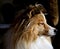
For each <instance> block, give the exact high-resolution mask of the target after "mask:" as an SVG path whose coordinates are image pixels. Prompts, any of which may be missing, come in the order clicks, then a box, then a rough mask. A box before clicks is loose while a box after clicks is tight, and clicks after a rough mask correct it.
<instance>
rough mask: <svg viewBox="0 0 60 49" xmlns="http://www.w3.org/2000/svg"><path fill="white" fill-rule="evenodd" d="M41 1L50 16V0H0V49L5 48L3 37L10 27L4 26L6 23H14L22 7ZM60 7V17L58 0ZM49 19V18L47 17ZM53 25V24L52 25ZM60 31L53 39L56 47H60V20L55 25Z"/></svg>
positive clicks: (56, 48)
mask: <svg viewBox="0 0 60 49" xmlns="http://www.w3.org/2000/svg"><path fill="white" fill-rule="evenodd" d="M35 3H39V4H42V5H43V6H44V7H45V8H46V10H47V13H48V15H46V18H47V17H49V16H50V15H49V0H11V1H8V0H6V1H4V0H3V1H2V0H1V1H0V49H3V42H2V38H3V35H4V34H5V33H6V31H7V30H8V28H9V27H5V28H4V27H2V28H1V26H3V25H4V24H7V25H8V26H9V24H11V23H12V21H13V20H14V18H15V15H16V13H17V12H18V11H19V10H21V9H22V8H23V9H24V8H25V7H27V6H28V5H30V4H33V5H34V4H35ZM58 8H59V17H60V1H59V0H58ZM47 20H48V18H47ZM48 24H50V25H52V24H51V22H50V21H49V20H48ZM52 26H53V25H52ZM55 27H56V28H57V29H58V31H57V33H56V36H55V37H52V39H53V41H52V44H53V46H54V49H60V33H59V29H60V22H59V23H58V25H57V26H55Z"/></svg>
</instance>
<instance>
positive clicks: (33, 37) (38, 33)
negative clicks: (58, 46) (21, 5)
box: [4, 4, 55, 49]
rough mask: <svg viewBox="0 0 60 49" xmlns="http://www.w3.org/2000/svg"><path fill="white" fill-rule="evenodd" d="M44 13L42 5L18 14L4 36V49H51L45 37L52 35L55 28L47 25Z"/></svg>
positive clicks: (30, 7) (31, 7)
mask: <svg viewBox="0 0 60 49" xmlns="http://www.w3.org/2000/svg"><path fill="white" fill-rule="evenodd" d="M45 11H46V10H45V8H44V7H43V6H42V5H40V4H36V5H35V6H34V5H30V6H29V7H28V8H27V9H26V10H24V11H23V12H22V13H19V14H18V15H17V17H16V19H15V21H14V22H13V24H12V26H11V28H10V29H9V30H8V32H7V33H6V34H5V35H4V47H5V49H53V47H52V45H51V42H49V40H48V39H47V38H45V37H50V36H49V35H54V29H55V28H53V27H51V26H49V25H48V24H47V21H46V18H45V16H44V13H45ZM51 30H52V32H50V31H51ZM51 33H52V34H51ZM43 47H44V48H43Z"/></svg>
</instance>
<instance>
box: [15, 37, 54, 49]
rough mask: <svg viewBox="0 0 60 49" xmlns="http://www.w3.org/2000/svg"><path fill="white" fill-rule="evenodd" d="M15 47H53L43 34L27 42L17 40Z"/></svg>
mask: <svg viewBox="0 0 60 49" xmlns="http://www.w3.org/2000/svg"><path fill="white" fill-rule="evenodd" d="M16 49H53V46H52V45H51V43H50V42H49V41H48V40H47V39H46V38H45V37H44V36H41V37H38V38H37V39H36V40H35V41H33V42H31V43H28V44H27V43H26V42H23V41H21V42H18V43H17V47H16Z"/></svg>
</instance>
